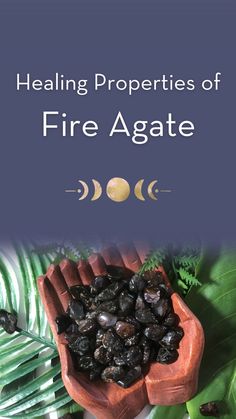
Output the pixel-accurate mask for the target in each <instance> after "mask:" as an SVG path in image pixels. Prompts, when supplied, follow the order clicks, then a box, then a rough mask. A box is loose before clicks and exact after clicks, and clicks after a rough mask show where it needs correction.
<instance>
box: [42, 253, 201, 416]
mask: <svg viewBox="0 0 236 419" xmlns="http://www.w3.org/2000/svg"><path fill="white" fill-rule="evenodd" d="M145 253H146V252H145V251H143V250H139V249H138V248H137V247H136V248H135V247H132V246H125V247H122V248H119V249H118V248H117V247H110V248H107V249H104V251H103V252H102V254H93V255H92V256H91V257H90V258H89V261H88V262H85V261H79V263H78V264H76V263H74V262H71V261H69V260H64V261H62V262H61V263H60V265H59V266H58V265H51V266H50V267H49V269H48V271H47V273H46V275H45V276H41V277H40V278H39V279H38V287H39V292H40V295H41V298H42V301H43V304H44V307H45V310H46V313H47V317H48V321H49V323H50V326H51V328H52V332H53V335H54V338H55V341H56V343H57V347H58V351H59V355H60V360H61V367H62V379H63V382H64V384H65V387H66V389H67V391H68V393H69V394H70V396H71V397H72V399H74V400H75V401H76V402H77V403H79V404H80V405H81V406H83V407H84V408H85V409H86V410H88V411H90V412H91V413H92V414H93V415H94V416H96V417H97V418H98V419H104V418H106V419H131V418H134V417H135V416H137V415H138V413H139V412H140V411H141V410H142V409H143V408H144V406H145V405H146V404H148V403H150V404H154V405H155V404H159V405H174V404H177V403H183V402H185V401H187V400H189V399H190V398H191V397H192V396H193V395H194V394H195V392H196V390H197V383H198V371H199V366H200V362H201V358H202V353H203V348H204V334H203V329H202V326H201V324H200V322H199V321H198V319H197V318H196V317H195V316H194V314H193V313H192V312H191V311H190V310H189V308H188V307H187V306H186V304H185V303H184V302H183V300H182V299H181V298H180V296H179V295H178V294H177V293H174V292H173V293H172V296H171V299H172V302H173V307H174V311H175V312H176V314H177V315H178V316H179V318H180V326H181V327H182V328H183V330H184V337H183V339H182V340H181V342H180V347H179V357H178V359H177V361H176V362H174V363H173V364H169V365H162V364H159V363H153V364H151V367H150V369H149V372H148V374H147V375H145V376H144V377H142V378H141V379H139V380H138V381H137V382H136V383H135V384H133V385H132V386H131V387H129V388H128V389H123V388H121V387H119V386H118V385H117V384H113V383H103V382H102V381H100V380H99V381H97V382H91V381H89V379H88V378H87V377H86V375H84V374H82V373H80V372H78V371H76V370H75V368H74V365H73V362H72V357H71V355H70V352H69V350H68V347H67V342H66V340H65V338H64V337H63V335H58V334H57V331H56V326H55V318H56V317H57V316H58V315H60V314H63V313H64V312H65V310H66V308H67V306H68V302H69V300H70V298H71V297H70V293H69V287H70V286H72V285H77V284H81V283H83V284H89V283H90V281H91V280H92V278H93V277H94V275H101V274H105V273H106V266H107V265H113V266H121V267H126V268H127V269H130V270H132V271H134V272H137V271H138V270H139V268H140V266H141V264H142V262H143V260H144V257H145ZM159 270H162V272H163V275H164V278H165V280H166V283H167V284H169V281H168V279H167V277H166V274H165V272H164V271H163V269H161V268H159Z"/></svg>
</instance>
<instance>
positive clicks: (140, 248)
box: [135, 242, 151, 263]
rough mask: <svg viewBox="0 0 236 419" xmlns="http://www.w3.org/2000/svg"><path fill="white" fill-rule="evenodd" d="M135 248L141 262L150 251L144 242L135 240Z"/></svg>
mask: <svg viewBox="0 0 236 419" xmlns="http://www.w3.org/2000/svg"><path fill="white" fill-rule="evenodd" d="M135 248H136V250H137V253H138V255H139V258H140V260H141V262H142V263H143V262H144V261H145V259H146V257H147V256H148V254H149V253H150V251H151V248H150V246H149V245H148V244H147V243H144V242H135Z"/></svg>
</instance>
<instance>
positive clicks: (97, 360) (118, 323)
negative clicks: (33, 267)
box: [55, 266, 183, 388]
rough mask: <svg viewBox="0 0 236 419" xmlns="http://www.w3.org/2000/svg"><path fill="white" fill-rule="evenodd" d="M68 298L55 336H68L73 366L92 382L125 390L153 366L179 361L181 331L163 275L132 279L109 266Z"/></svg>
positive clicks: (125, 271)
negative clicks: (85, 374)
mask: <svg viewBox="0 0 236 419" xmlns="http://www.w3.org/2000/svg"><path fill="white" fill-rule="evenodd" d="M127 272H128V274H127ZM70 293H71V296H72V297H71V301H70V303H69V306H68V309H67V312H66V314H65V315H62V316H59V317H57V318H56V319H55V321H56V325H57V332H58V334H61V333H64V334H65V335H64V336H65V338H66V340H67V342H68V346H69V349H70V351H71V353H72V354H73V358H74V362H75V367H76V368H77V369H78V370H79V371H82V372H86V373H87V374H88V377H89V379H90V380H95V379H98V378H101V379H102V380H103V381H105V382H115V383H117V384H118V385H120V386H121V387H124V388H127V387H129V386H130V385H131V384H133V383H134V382H135V381H136V380H137V379H138V378H139V377H140V376H141V375H142V373H147V371H148V366H150V363H152V362H159V363H161V364H169V363H172V362H175V361H176V359H177V358H178V352H177V349H178V347H179V342H180V340H181V339H182V337H183V330H182V329H181V328H180V327H178V322H179V318H178V316H177V315H176V314H175V313H174V311H173V307H172V301H171V298H170V291H169V289H168V287H167V286H166V284H165V282H164V279H163V275H162V273H161V272H160V271H148V272H145V273H144V274H133V273H131V271H128V270H126V269H123V268H117V267H113V266H108V268H107V274H106V275H104V276H97V277H95V278H94V280H93V281H92V283H91V284H90V285H76V286H73V287H71V288H70Z"/></svg>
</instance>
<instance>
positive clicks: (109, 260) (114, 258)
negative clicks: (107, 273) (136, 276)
mask: <svg viewBox="0 0 236 419" xmlns="http://www.w3.org/2000/svg"><path fill="white" fill-rule="evenodd" d="M102 256H103V258H104V260H105V262H106V264H107V265H113V266H121V267H124V266H125V264H124V262H123V259H122V257H121V254H120V252H119V250H118V248H117V247H116V246H114V245H113V246H109V247H106V248H105V249H103V251H102Z"/></svg>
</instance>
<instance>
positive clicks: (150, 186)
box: [148, 180, 159, 201]
mask: <svg viewBox="0 0 236 419" xmlns="http://www.w3.org/2000/svg"><path fill="white" fill-rule="evenodd" d="M156 183H157V180H153V181H152V182H151V183H150V184H149V185H148V196H149V197H150V198H151V199H153V200H154V201H157V197H156V195H154V192H153V188H154V186H155V185H156ZM155 192H156V193H158V192H159V191H158V189H156V190H155Z"/></svg>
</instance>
